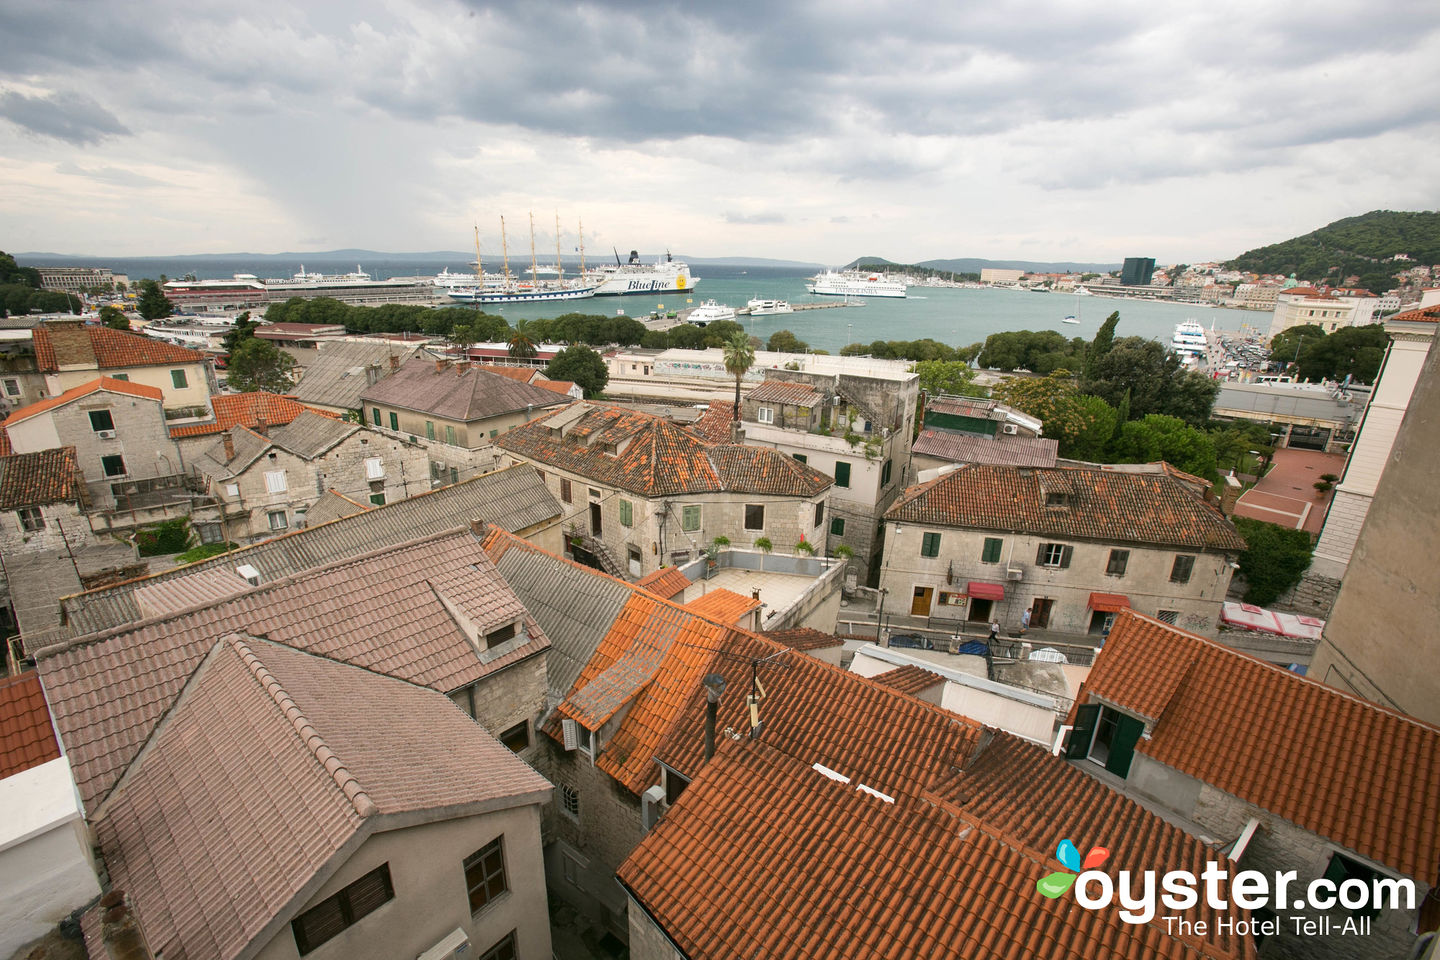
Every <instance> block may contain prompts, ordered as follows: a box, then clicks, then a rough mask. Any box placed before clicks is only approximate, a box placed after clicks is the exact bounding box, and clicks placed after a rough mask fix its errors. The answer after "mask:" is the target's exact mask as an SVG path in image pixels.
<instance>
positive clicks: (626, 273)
mask: <svg viewBox="0 0 1440 960" xmlns="http://www.w3.org/2000/svg"><path fill="white" fill-rule="evenodd" d="M585 282H586V283H590V284H593V285H594V286H595V296H597V297H621V296H627V295H630V294H639V293H685V292H686V291H689V290H693V289H695V285H696V284H698V283H699V282H700V278H699V277H692V276H691V275H690V267H689V266H688V265H687V264H685V263H684V262H683V261H680V260H676V259H675V258H674V257H672V256H670V254H668V253H667V254H665V256H664V258H662V259H659V260H656V261H655V262H654V263H644V262H642V261H641V260H640V253H639V252H638V251H636V250H631V251H630V259H629V260H628V261H627V262H625V263H621V262H620V255H619V254H618V253H617V254H616V255H615V263H614V264H613V265H611V264H607V265H605V266H603V267H592V268H591V269H590V271H589V272H588V273H586V274H585Z"/></svg>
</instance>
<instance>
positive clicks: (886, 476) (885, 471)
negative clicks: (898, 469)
mask: <svg viewBox="0 0 1440 960" xmlns="http://www.w3.org/2000/svg"><path fill="white" fill-rule="evenodd" d="M890 466H891V464H890V461H889V460H886V461H885V466H883V467H881V468H880V486H882V487H883V486H885V485H886V484H887V483H889V482H890Z"/></svg>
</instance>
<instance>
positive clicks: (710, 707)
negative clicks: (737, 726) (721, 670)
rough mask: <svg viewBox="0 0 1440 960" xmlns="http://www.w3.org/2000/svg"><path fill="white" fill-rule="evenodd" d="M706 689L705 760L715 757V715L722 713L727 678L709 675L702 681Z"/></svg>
mask: <svg viewBox="0 0 1440 960" xmlns="http://www.w3.org/2000/svg"><path fill="white" fill-rule="evenodd" d="M700 682H701V684H702V685H703V686H704V687H705V759H706V760H709V759H710V758H711V757H713V756H715V715H716V714H717V713H718V712H719V711H720V694H722V693H724V692H725V678H724V677H722V676H720V674H718V673H707V674H705V679H704V680H702V681H700Z"/></svg>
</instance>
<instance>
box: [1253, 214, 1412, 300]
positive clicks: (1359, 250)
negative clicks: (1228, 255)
mask: <svg viewBox="0 0 1440 960" xmlns="http://www.w3.org/2000/svg"><path fill="white" fill-rule="evenodd" d="M1398 254H1404V255H1405V256H1408V257H1409V258H1410V259H1411V260H1412V261H1413V263H1412V264H1406V263H1404V262H1403V261H1400V262H1396V261H1393V260H1392V259H1391V258H1393V257H1395V256H1396V255H1398ZM1436 263H1440V213H1436V212H1423V211H1422V212H1417V213H1407V212H1402V211H1396V210H1372V211H1370V212H1369V213H1366V214H1361V215H1360V216H1358V217H1346V218H1345V219H1344V220H1336V221H1335V222H1334V223H1331V224H1327V225H1326V226H1323V227H1321V228H1320V229H1319V230H1314V231H1312V232H1310V233H1307V234H1305V235H1304V236H1303V237H1295V238H1294V239H1292V240H1286V241H1284V242H1282V243H1272V244H1270V245H1269V246H1264V247H1257V248H1255V249H1254V250H1247V251H1246V252H1245V253H1242V254H1240V256H1238V257H1236V258H1235V259H1234V260H1231V261H1230V262H1229V263H1227V264H1226V266H1228V267H1231V268H1232V269H1235V270H1248V271H1250V272H1252V273H1284V274H1290V273H1293V274H1295V276H1296V277H1297V278H1299V279H1300V280H1305V281H1307V282H1312V283H1314V282H1320V281H1325V280H1328V281H1329V282H1330V283H1339V282H1340V281H1342V280H1344V279H1345V277H1348V276H1351V275H1354V274H1358V275H1359V276H1360V285H1361V286H1363V287H1367V288H1369V289H1371V290H1374V291H1376V292H1384V291H1385V290H1387V289H1390V288H1392V287H1394V286H1395V280H1394V275H1395V274H1396V273H1397V272H1398V271H1400V270H1403V269H1404V268H1405V267H1406V266H1412V265H1417V264H1424V265H1426V266H1431V265H1433V264H1436Z"/></svg>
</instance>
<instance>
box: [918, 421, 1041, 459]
mask: <svg viewBox="0 0 1440 960" xmlns="http://www.w3.org/2000/svg"><path fill="white" fill-rule="evenodd" d="M910 450H911V452H912V453H914V454H915V455H916V456H922V457H935V458H937V459H939V460H949V461H951V462H952V463H996V464H1003V465H1007V466H1012V467H1053V466H1055V459H1056V456H1057V455H1058V453H1059V450H1060V441H1059V440H1055V439H1052V438H1050V437H1008V436H1004V435H1003V434H1002V435H1001V436H998V437H976V436H971V435H969V434H964V433H952V432H950V431H949V430H929V429H927V430H921V431H920V436H918V437H916V438H915V444H914V446H912V447H911V448H910Z"/></svg>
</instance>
